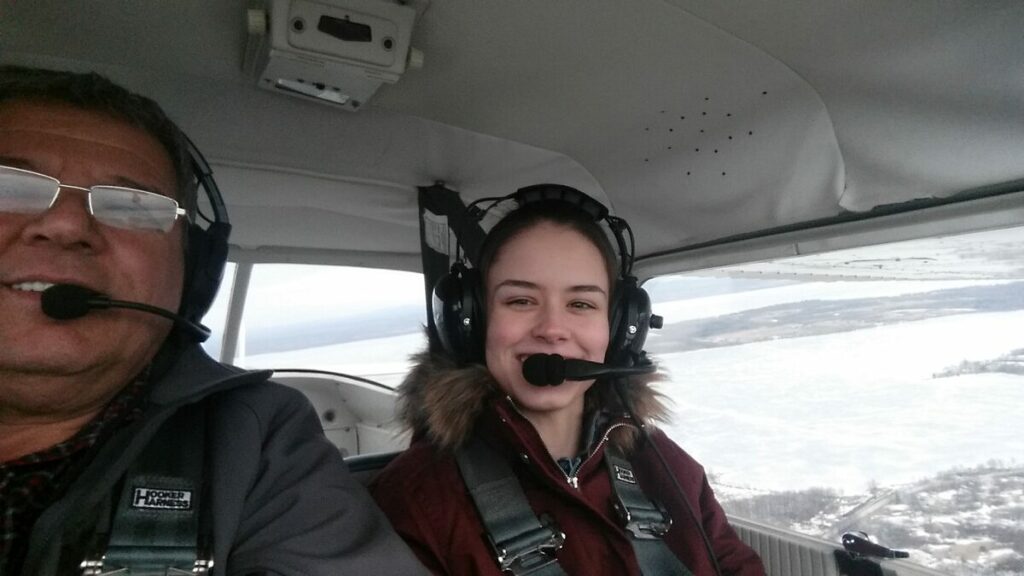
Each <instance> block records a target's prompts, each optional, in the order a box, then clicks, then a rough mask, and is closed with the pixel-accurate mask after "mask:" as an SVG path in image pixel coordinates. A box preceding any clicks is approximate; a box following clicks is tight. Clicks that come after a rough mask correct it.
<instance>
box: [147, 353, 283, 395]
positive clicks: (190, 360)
mask: <svg viewBox="0 0 1024 576" xmlns="http://www.w3.org/2000/svg"><path fill="white" fill-rule="evenodd" d="M152 370H153V372H152V373H151V376H150V385H151V386H152V387H151V388H150V393H149V401H150V403H152V404H154V405H157V406H169V405H175V404H185V403H188V402H189V401H191V400H195V399H199V398H202V397H204V396H207V395H209V394H212V393H213V392H216V391H217V390H221V389H226V388H231V387H234V386H236V385H238V384H239V382H238V380H239V379H253V380H256V381H263V380H267V379H268V378H270V375H271V374H272V373H273V372H272V371H271V370H262V371H257V372H249V371H246V370H242V369H241V368H236V367H234V366H228V365H226V364H221V363H220V362H217V361H216V360H214V359H212V358H210V357H209V356H208V355H207V354H206V351H204V350H203V349H202V348H201V347H200V346H199V345H198V344H189V345H186V346H184V347H182V348H177V347H173V346H171V345H166V346H165V347H164V348H163V349H161V350H160V352H159V353H158V354H157V357H156V358H155V359H154V360H153V364H152Z"/></svg>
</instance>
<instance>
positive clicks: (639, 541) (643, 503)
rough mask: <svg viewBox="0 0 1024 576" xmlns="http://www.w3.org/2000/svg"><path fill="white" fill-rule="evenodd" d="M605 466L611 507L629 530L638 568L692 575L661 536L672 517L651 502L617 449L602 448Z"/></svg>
mask: <svg viewBox="0 0 1024 576" xmlns="http://www.w3.org/2000/svg"><path fill="white" fill-rule="evenodd" d="M604 461H605V466H606V467H607V468H608V474H609V476H610V477H611V484H612V494H613V496H614V498H615V501H614V503H613V507H614V508H615V512H616V514H618V516H619V521H620V522H621V523H622V526H623V527H624V528H625V529H626V530H627V531H628V532H629V535H630V539H629V542H630V544H631V545H632V546H633V552H634V554H635V555H636V559H637V563H638V564H639V565H640V572H641V573H642V574H644V575H645V576H654V575H657V576H661V575H665V576H692V575H693V573H692V572H690V570H689V569H688V568H687V567H686V566H685V565H684V564H683V563H682V561H681V560H680V559H679V558H678V557H676V555H675V554H673V553H672V551H671V550H670V549H669V547H668V544H666V543H665V540H664V537H665V534H667V533H668V531H669V528H671V527H672V518H671V517H670V516H669V515H668V512H667V511H666V510H665V509H663V508H662V507H661V506H659V505H657V504H656V503H654V502H652V501H651V499H650V498H648V497H647V495H646V494H644V492H643V490H641V489H640V485H639V484H638V483H637V480H636V474H634V473H633V466H632V465H631V464H630V463H629V460H627V459H626V458H625V457H624V456H623V455H622V453H621V452H620V451H619V449H618V448H617V447H615V446H613V445H609V446H608V447H607V448H606V449H605V456H604Z"/></svg>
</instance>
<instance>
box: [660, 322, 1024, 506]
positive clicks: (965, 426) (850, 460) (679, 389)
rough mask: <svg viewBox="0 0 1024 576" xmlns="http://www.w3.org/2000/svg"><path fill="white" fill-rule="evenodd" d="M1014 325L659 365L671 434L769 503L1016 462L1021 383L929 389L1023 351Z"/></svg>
mask: <svg viewBox="0 0 1024 576" xmlns="http://www.w3.org/2000/svg"><path fill="white" fill-rule="evenodd" d="M1022 326H1024V311H1018V312H1003V313H985V314H966V315H959V316H947V317H942V318H933V319H929V320H923V321H917V322H908V323H904V324H893V325H886V326H878V327H875V328H871V329H866V330H858V331H854V332H840V333H834V334H826V335H820V336H815V337H810V338H791V339H785V340H773V341H765V342H756V343H751V344H744V345H740V346H730V347H723V348H714V349H705V350H696V351H691V352H685V353H679V354H666V355H662V356H661V357H660V358H659V360H660V361H661V364H662V366H664V367H665V368H667V369H668V371H669V372H670V375H671V382H669V383H666V384H665V385H664V391H665V392H666V394H668V395H669V396H670V397H671V398H672V399H673V400H674V402H675V408H676V412H675V420H674V422H673V424H671V425H670V426H668V427H666V430H667V432H668V433H669V435H670V436H671V437H673V438H674V439H675V440H676V441H677V442H678V443H679V444H680V445H682V446H683V447H684V448H685V449H687V450H688V451H689V452H691V453H692V454H693V455H694V456H695V457H697V458H698V459H699V460H700V461H701V462H703V463H704V464H705V466H706V467H707V468H709V469H710V470H711V471H712V472H714V473H715V474H716V475H718V477H719V480H720V481H722V482H724V483H728V484H732V485H741V486H743V485H745V486H751V487H756V488H761V489H767V490H794V489H801V488H807V487H812V486H821V487H832V488H836V489H839V490H840V491H846V492H855V493H856V492H864V491H865V490H866V489H867V487H868V486H869V484H872V483H876V484H879V485H892V484H902V483H907V482H912V481H915V480H918V479H921V478H924V477H927V476H931V475H933V474H935V473H937V472H940V471H943V470H948V469H950V468H952V467H954V466H969V467H970V466H977V465H980V464H984V463H986V462H987V461H989V460H993V459H996V460H1002V461H1005V462H1007V463H1009V462H1011V461H1015V460H1019V461H1024V419H1022V418H1021V417H1020V407H1021V406H1024V377H1022V376H1018V375H1009V374H970V375H962V376H956V377H948V378H934V377H933V375H935V374H936V373H939V372H941V371H942V370H943V369H945V368H948V367H950V366H954V365H957V364H959V363H960V362H961V361H963V360H987V359H990V358H995V357H998V356H1000V355H1002V354H1006V353H1007V352H1009V351H1011V350H1013V349H1016V348H1021V347H1024V330H1022V329H1021V327H1022ZM1022 463H1024V462H1022Z"/></svg>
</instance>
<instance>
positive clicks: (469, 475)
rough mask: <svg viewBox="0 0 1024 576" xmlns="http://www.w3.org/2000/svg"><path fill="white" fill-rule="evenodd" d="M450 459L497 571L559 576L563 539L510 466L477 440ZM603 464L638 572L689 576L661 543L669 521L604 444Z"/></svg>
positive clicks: (561, 574) (624, 463) (630, 470)
mask: <svg viewBox="0 0 1024 576" xmlns="http://www.w3.org/2000/svg"><path fill="white" fill-rule="evenodd" d="M455 459H456V462H458V465H459V471H460V472H461V473H462V478H463V481H464V482H465V483H466V487H467V489H468V490H469V494H470V497H471V498H472V499H473V503H474V504H475V505H476V509H477V513H478V514H479V515H480V518H481V521H482V522H483V524H484V529H485V530H486V532H487V537H488V540H489V543H490V545H491V548H492V550H493V552H494V555H495V557H496V558H497V561H498V565H499V566H500V567H501V570H502V571H503V572H505V573H506V574H512V575H514V576H524V575H527V574H529V575H530V576H564V575H565V571H564V570H562V568H561V566H559V565H558V559H557V558H556V557H555V552H556V551H558V550H559V549H560V548H561V547H562V544H563V543H564V541H565V538H566V535H565V534H563V533H562V532H560V531H559V530H558V528H557V527H556V526H555V525H554V523H553V522H552V521H551V520H550V519H544V521H542V520H541V519H538V518H537V516H536V515H535V514H534V513H533V510H532V509H531V508H530V505H529V503H528V502H527V500H526V494H524V493H523V489H522V488H521V487H520V486H519V480H518V479H517V478H516V476H515V474H514V473H513V471H512V468H511V467H510V466H509V464H508V463H507V462H506V461H505V460H504V459H503V458H501V456H500V455H499V454H497V453H496V452H495V451H494V450H492V449H491V448H489V447H488V446H487V445H486V444H484V443H483V442H482V441H481V440H479V439H477V438H473V439H472V440H471V441H470V442H469V444H468V445H467V446H466V447H465V448H463V449H462V450H459V451H458V452H457V453H456V456H455ZM605 463H606V464H607V467H608V472H609V474H610V476H611V484H612V492H613V493H614V498H615V502H614V507H615V510H616V511H617V512H618V514H619V520H620V522H621V523H622V526H623V528H625V529H626V530H627V532H628V533H629V534H630V544H631V545H632V547H633V552H634V553H635V555H636V558H637V562H638V563H639V565H640V571H641V573H642V574H644V575H645V576H692V573H691V572H690V571H689V570H688V569H687V568H686V566H684V565H683V563H682V562H681V561H680V560H679V559H678V558H676V556H675V554H673V553H672V551H671V550H669V548H668V546H667V545H666V544H665V541H664V540H663V536H664V535H665V533H667V532H668V529H669V528H670V527H671V525H672V520H671V518H669V516H668V514H667V512H665V510H664V509H663V508H661V507H660V506H658V505H656V504H654V503H653V502H651V500H650V499H649V498H647V496H646V495H645V494H644V493H643V491H642V490H641V489H640V487H639V485H638V484H637V482H636V476H635V474H634V473H633V468H632V466H631V465H630V463H629V461H628V460H626V459H625V458H624V457H623V456H622V455H621V454H620V453H619V452H618V451H617V450H616V449H613V448H612V447H611V446H609V447H608V448H607V449H606V452H605ZM570 536H571V535H570Z"/></svg>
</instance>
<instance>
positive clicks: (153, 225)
mask: <svg viewBox="0 0 1024 576" xmlns="http://www.w3.org/2000/svg"><path fill="white" fill-rule="evenodd" d="M61 188H71V189H72V190H81V191H82V192H86V193H88V195H89V196H88V198H89V213H90V214H92V215H93V217H94V218H96V220H98V221H100V222H101V223H103V224H106V225H108V226H114V227H116V228H124V229H127V230H160V231H163V232H168V231H170V229H171V228H173V227H174V222H175V220H177V219H178V217H179V216H184V215H185V209H184V208H181V207H180V206H178V202H177V201H175V200H174V199H173V198H168V197H167V196H164V195H162V194H155V193H153V192H147V191H145V190H136V189H135V188H125V187H122V186H105V185H104V186H90V187H89V188H84V187H82V186H71V185H69V184H61V183H60V181H59V180H57V179H56V178H53V177H50V176H46V175H45V174H39V173H36V172H31V171H29V170H22V169H20V168H10V167H8V166H0V212H9V213H16V214H39V213H42V212H45V211H46V210H49V209H50V207H51V206H53V205H54V203H56V202H57V196H58V195H59V194H60V189H61Z"/></svg>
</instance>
